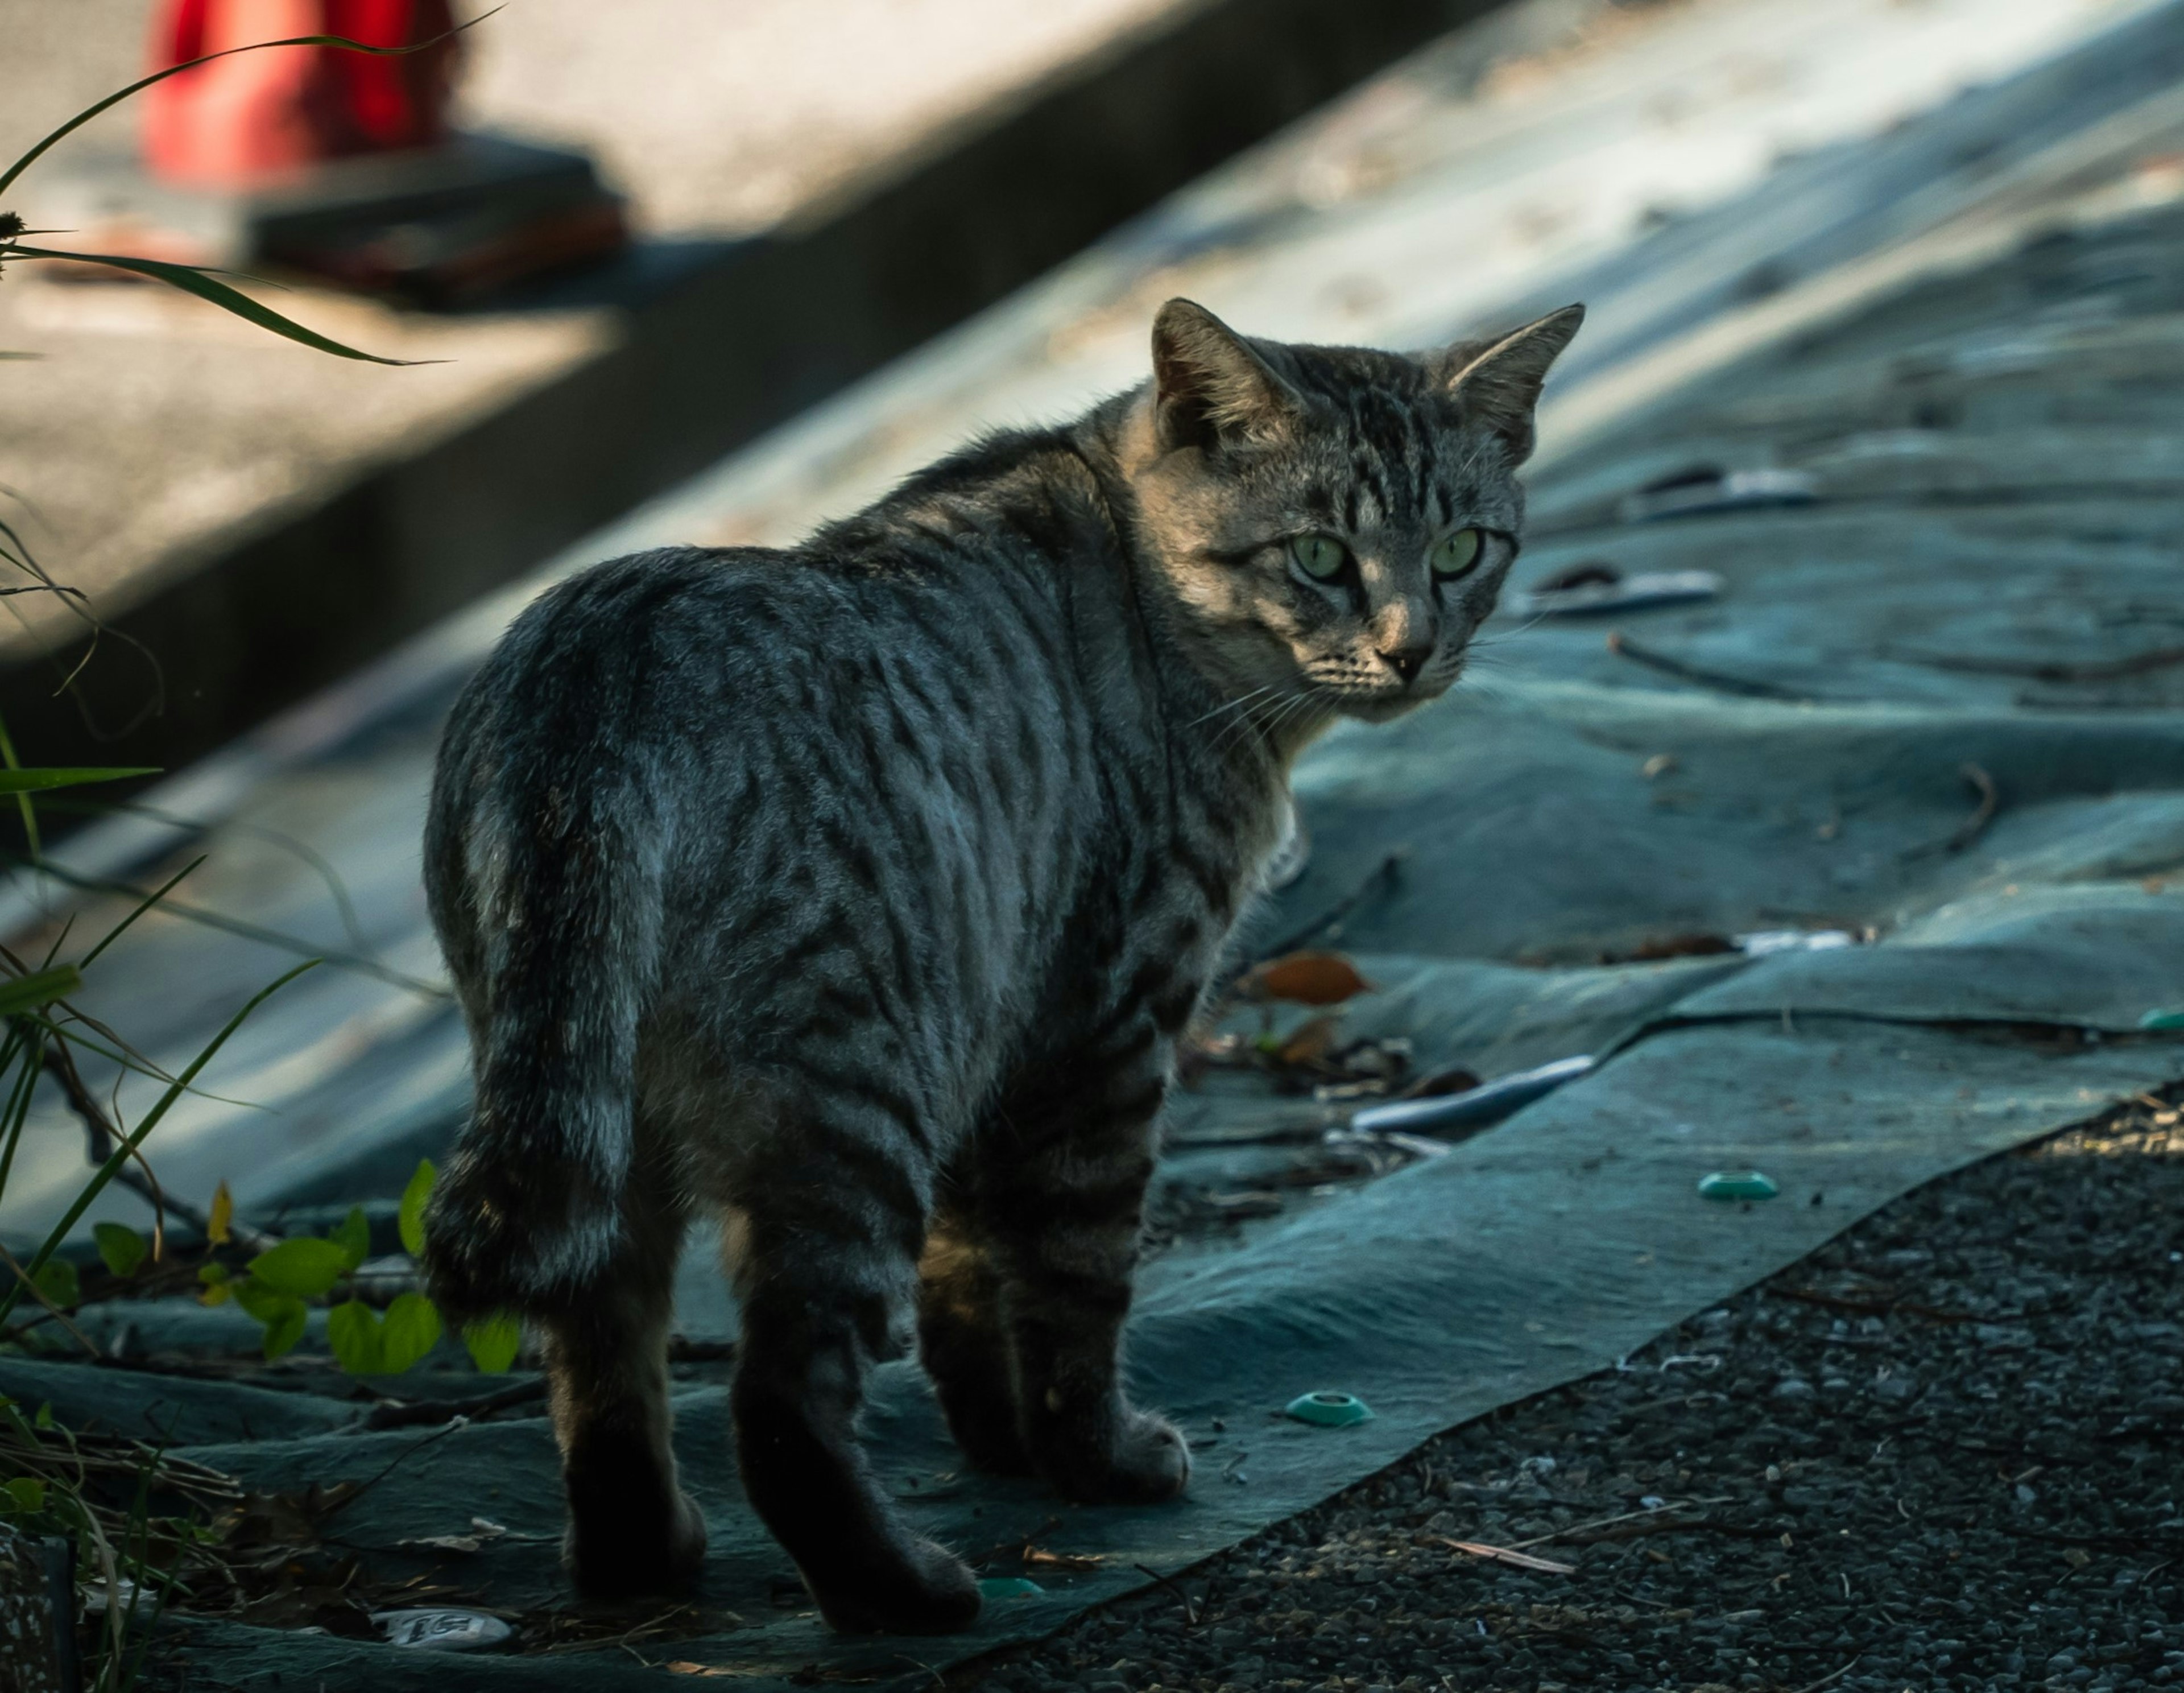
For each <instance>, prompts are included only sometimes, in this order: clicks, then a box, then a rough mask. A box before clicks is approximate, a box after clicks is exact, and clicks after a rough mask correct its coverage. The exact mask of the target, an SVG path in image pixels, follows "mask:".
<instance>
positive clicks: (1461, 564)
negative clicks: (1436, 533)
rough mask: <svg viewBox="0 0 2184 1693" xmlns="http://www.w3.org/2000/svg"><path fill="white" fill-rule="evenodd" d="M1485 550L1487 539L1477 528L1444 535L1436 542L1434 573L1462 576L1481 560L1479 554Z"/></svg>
mask: <svg viewBox="0 0 2184 1693" xmlns="http://www.w3.org/2000/svg"><path fill="white" fill-rule="evenodd" d="M1485 550H1486V545H1485V537H1483V536H1482V535H1480V534H1479V531H1478V530H1476V529H1458V530H1457V532H1456V533H1455V534H1452V535H1444V536H1443V537H1442V538H1441V539H1440V540H1438V541H1436V542H1435V544H1434V550H1433V554H1432V562H1433V573H1434V574H1435V576H1461V575H1463V573H1464V572H1465V571H1467V570H1468V569H1470V568H1471V567H1472V566H1473V565H1474V564H1476V563H1478V562H1479V554H1480V553H1482V552H1484V551H1485Z"/></svg>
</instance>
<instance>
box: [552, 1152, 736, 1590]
mask: <svg viewBox="0 0 2184 1693" xmlns="http://www.w3.org/2000/svg"><path fill="white" fill-rule="evenodd" d="M624 1217H625V1220H626V1221H627V1228H626V1230H625V1232H624V1236H623V1242H624V1243H623V1245H622V1248H621V1250H620V1252H619V1253H618V1254H617V1255H616V1258H615V1260H613V1261H612V1262H611V1264H610V1266H609V1268H608V1269H607V1271H605V1272H604V1274H602V1275H600V1276H599V1277H596V1278H595V1279H593V1281H591V1282H588V1284H587V1285H586V1286H585V1287H584V1288H582V1289H580V1290H578V1291H577V1292H575V1293H571V1294H570V1295H568V1296H567V1297H566V1298H565V1299H559V1300H557V1301H556V1303H555V1305H554V1308H553V1309H552V1310H550V1311H549V1312H547V1313H544V1314H540V1315H538V1316H536V1317H535V1321H536V1322H537V1326H538V1328H539V1329H540V1330H541V1331H542V1332H543V1335H544V1338H545V1347H544V1351H545V1362H546V1375H547V1382H548V1388H549V1395H548V1404H549V1409H550V1411H551V1412H552V1415H553V1419H554V1439H555V1441H556V1443H557V1444H559V1445H560V1449H561V1480H562V1485H563V1488H564V1489H565V1492H566V1494H567V1496H568V1503H569V1526H568V1531H567V1534H566V1535H565V1538H564V1539H563V1542H562V1553H563V1557H564V1560H565V1562H566V1563H567V1565H568V1567H569V1572H570V1574H571V1577H572V1578H574V1580H575V1582H576V1584H577V1590H578V1591H579V1592H581V1593H582V1594H584V1595H587V1596H588V1597H592V1598H600V1599H616V1598H628V1597H632V1596H635V1595H641V1594H655V1593H667V1592H673V1591H676V1590H679V1589H681V1588H682V1587H684V1586H687V1585H688V1584H689V1582H690V1581H691V1580H692V1579H693V1578H694V1577H695V1576H696V1574H697V1573H698V1567H699V1563H700V1562H702V1561H703V1559H704V1557H705V1518H704V1517H703V1516H702V1515H701V1514H700V1513H699V1510H698V1507H697V1506H696V1505H695V1504H694V1503H693V1502H692V1501H691V1500H690V1498H689V1496H688V1495H686V1494H685V1493H683V1491H682V1488H681V1487H680V1486H679V1485H678V1484H677V1479H676V1472H675V1453H674V1449H673V1446H672V1445H671V1439H670V1436H671V1413H670V1411H669V1408H668V1376H667V1337H668V1324H669V1321H670V1320H671V1315H672V1303H673V1300H672V1294H673V1287H674V1277H675V1264H676V1260H677V1257H678V1256H679V1255H680V1254H681V1249H682V1228H683V1222H682V1215H681V1213H680V1210H679V1208H678V1207H677V1205H676V1204H674V1203H673V1202H672V1200H671V1199H670V1198H669V1197H668V1196H667V1193H666V1190H665V1184H664V1183H660V1182H652V1181H647V1180H644V1179H643V1176H640V1177H639V1179H638V1181H636V1182H632V1188H631V1193H630V1195H629V1197H628V1199H627V1200H626V1201H625V1204H624Z"/></svg>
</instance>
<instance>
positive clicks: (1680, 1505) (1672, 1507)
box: [1509, 1494, 1730, 1552]
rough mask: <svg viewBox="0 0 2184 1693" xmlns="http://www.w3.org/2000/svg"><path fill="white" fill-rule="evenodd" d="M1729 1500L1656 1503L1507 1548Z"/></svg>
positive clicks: (1517, 1548) (1520, 1548)
mask: <svg viewBox="0 0 2184 1693" xmlns="http://www.w3.org/2000/svg"><path fill="white" fill-rule="evenodd" d="M1729 1502H1730V1500H1729V1495H1727V1494H1723V1495H1719V1497H1717V1498H1713V1499H1681V1500H1676V1501H1674V1503H1672V1504H1669V1505H1657V1506H1654V1507H1653V1508H1652V1510H1651V1511H1624V1512H1623V1513H1621V1514H1620V1515H1619V1516H1615V1517H1596V1518H1595V1519H1594V1520H1593V1521H1591V1522H1590V1523H1571V1524H1570V1525H1569V1527H1568V1528H1557V1529H1556V1530H1554V1532H1553V1533H1552V1534H1535V1535H1534V1536H1532V1538H1531V1539H1529V1540H1512V1541H1511V1542H1510V1543H1509V1550H1510V1551H1513V1552H1521V1551H1524V1549H1525V1548H1526V1547H1527V1546H1544V1545H1546V1544H1547V1543H1548V1542H1549V1541H1550V1540H1562V1539H1568V1537H1569V1536H1570V1535H1572V1534H1583V1533H1585V1531H1586V1530H1587V1529H1590V1528H1613V1526H1614V1525H1615V1524H1616V1523H1631V1522H1635V1521H1636V1520H1637V1519H1638V1518H1639V1517H1660V1516H1663V1515H1665V1514H1667V1513H1668V1512H1670V1511H1696V1510H1697V1509H1698V1508H1699V1507H1700V1506H1702V1505H1726V1504H1728V1503H1729Z"/></svg>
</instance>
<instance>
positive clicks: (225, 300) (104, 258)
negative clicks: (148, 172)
mask: <svg viewBox="0 0 2184 1693" xmlns="http://www.w3.org/2000/svg"><path fill="white" fill-rule="evenodd" d="M0 253H4V254H5V256H7V257H8V258H11V259H65V260H68V261H69V262H70V264H72V265H105V266H106V267H107V268H108V269H109V270H114V271H134V272H135V273H136V275H137V276H140V277H152V278H153V279H154V280H155V281H158V282H164V283H166V284H167V285H168V287H170V288H180V289H181V291H182V292H183V293H186V294H195V295H196V296H197V297H198V299H201V300H204V301H206V302H207V303H208V304H209V305H216V306H218V307H219V308H220V310H222V311H230V312H233V313H234V314H235V315H236V316H237V317H239V318H242V320H243V321H245V322H247V323H254V324H256V325H257V326H258V327H259V328H260V329H270V330H271V331H272V332H274V333H275V334H276V335H285V336H287V338H289V339H290V340H291V341H296V342H300V343H301V344H303V345H304V346H306V347H311V348H315V349H317V350H318V351H320V352H321V353H331V354H332V355H334V356H335V357H337V358H341V359H361V360H364V361H365V363H366V364H370V365H437V364H438V363H440V362H441V360H437V359H383V358H382V357H380V355H378V354H376V353H364V352H359V351H358V350H357V349H355V348H354V347H344V346H343V344H341V343H340V342H338V341H332V340H329V339H328V338H326V337H325V336H323V335H321V334H320V333H319V332H318V331H317V330H315V329H306V328H304V326H303V325H302V324H300V323H298V322H297V321H295V320H294V319H293V318H289V317H283V316H281V314H280V313H279V312H277V311H276V310H273V308H272V307H271V306H270V305H259V303H258V302H257V301H256V300H254V299H251V297H250V296H249V295H248V294H247V293H242V291H241V290H240V289H237V288H230V287H229V286H228V285H227V284H226V282H220V280H218V279H217V278H216V277H210V276H208V275H207V274H206V273H205V272H204V271H200V270H198V268H197V267H196V266H194V265H170V264H169V263H168V262H167V261H166V260H164V259H125V258H124V257H122V256H121V255H120V254H118V253H62V252H58V251H55V250H54V249H51V248H47V247H25V246H24V245H23V244H22V243H20V242H17V243H12V244H10V245H8V247H6V248H5V249H0ZM25 774H28V773H27V772H26V773H25Z"/></svg>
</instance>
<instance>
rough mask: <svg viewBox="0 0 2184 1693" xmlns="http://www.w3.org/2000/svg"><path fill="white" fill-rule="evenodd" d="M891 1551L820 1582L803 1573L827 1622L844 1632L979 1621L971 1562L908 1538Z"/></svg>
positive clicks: (950, 1629)
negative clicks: (888, 1554)
mask: <svg viewBox="0 0 2184 1693" xmlns="http://www.w3.org/2000/svg"><path fill="white" fill-rule="evenodd" d="M889 1552H890V1553H892V1554H893V1556H887V1557H885V1558H883V1559H872V1560H860V1562H861V1565H862V1567H861V1568H859V1569H858V1570H857V1571H856V1573H855V1575H850V1574H849V1573H847V1572H844V1573H840V1574H838V1575H835V1576H833V1578H832V1579H831V1580H829V1581H828V1582H827V1583H825V1584H822V1583H821V1582H820V1581H818V1580H815V1579H813V1578H812V1577H811V1573H809V1572H806V1573H805V1585H807V1586H808V1587H810V1588H811V1596H812V1597H813V1598H814V1599H816V1601H818V1602H819V1614H820V1615H821V1616H822V1617H824V1618H826V1619H827V1627H828V1628H830V1629H834V1630H835V1631H836V1632H837V1633H839V1634H960V1633H961V1631H962V1630H963V1629H967V1628H969V1627H970V1626H971V1624H972V1623H975V1622H977V1621H978V1608H979V1606H981V1605H982V1604H983V1602H984V1601H983V1599H982V1598H981V1597H980V1595H979V1593H978V1577H976V1576H974V1575H972V1573H971V1568H970V1566H969V1565H967V1564H966V1563H965V1562H963V1561H962V1559H961V1558H959V1557H957V1556H956V1555H955V1553H953V1552H951V1551H949V1550H948V1549H947V1548H946V1547H945V1546H940V1545H934V1544H933V1542H932V1541H930V1540H922V1539H919V1540H911V1541H910V1542H909V1543H908V1544H906V1545H901V1544H898V1545H895V1546H893V1547H890V1548H889Z"/></svg>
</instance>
